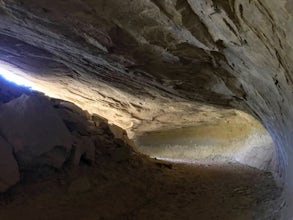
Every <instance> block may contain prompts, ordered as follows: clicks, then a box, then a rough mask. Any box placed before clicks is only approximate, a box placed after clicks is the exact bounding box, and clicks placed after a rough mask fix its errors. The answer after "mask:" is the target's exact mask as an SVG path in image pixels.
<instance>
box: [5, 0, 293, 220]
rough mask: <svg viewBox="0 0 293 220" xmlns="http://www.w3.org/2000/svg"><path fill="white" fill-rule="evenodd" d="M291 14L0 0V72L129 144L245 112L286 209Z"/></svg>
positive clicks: (190, 3)
mask: <svg viewBox="0 0 293 220" xmlns="http://www.w3.org/2000/svg"><path fill="white" fill-rule="evenodd" d="M292 13H293V4H292V1H290V0H278V1H275V0H267V1H261V0H249V1H247V0H225V1H224V0H223V1H222V0H213V1H212V0H162V1H159V0H124V1H114V0H94V1H93V0H70V1H66V0H62V1H60V0H59V1H57V0H51V1H45V0H38V1H36V0H26V1H16V0H15V1H11V0H1V1H0V60H1V62H0V66H1V68H5V69H8V70H10V71H13V72H15V73H17V74H19V75H21V76H23V77H25V78H26V79H28V80H30V81H31V82H33V83H35V84H36V85H37V86H38V89H39V90H40V91H43V92H45V93H46V94H48V95H50V96H53V97H57V98H61V99H65V100H69V101H72V102H74V103H75V104H77V105H78V106H80V107H82V108H83V109H86V110H88V111H89V112H91V113H96V114H99V115H101V116H102V117H105V118H107V119H108V120H109V122H111V123H114V124H116V125H118V126H120V127H122V128H124V129H126V130H127V132H128V133H129V135H130V136H132V135H134V134H142V133H144V132H147V131H154V130H164V129H167V128H168V129H170V128H174V129H175V128H179V127H182V126H185V127H188V126H197V125H202V124H205V123H206V122H207V121H217V120H221V119H222V118H225V117H229V116H231V115H233V114H234V111H235V110H234V109H233V108H236V109H239V110H242V111H245V112H247V113H249V114H252V115H253V116H254V117H256V118H258V119H259V120H260V121H261V122H262V123H263V125H264V126H265V127H266V129H267V130H268V131H269V133H270V135H271V136H272V138H273V140H274V143H275V145H276V158H275V165H274V170H275V173H276V174H278V175H276V176H279V177H281V178H280V179H281V182H283V183H285V189H286V190H285V193H284V198H285V200H286V207H290V206H291V205H292V206H293V201H292V198H293V196H292V194H293V173H292V172H290V167H291V166H292V167H293V160H292V157H293V151H292V143H293V139H292V137H293V135H292V132H293V126H292V121H293V111H292V107H291V106H292V103H293V96H292V83H293V80H292V77H293V73H292V70H293V68H292V65H293V62H292V61H293V50H292V45H293V33H292ZM285 213H286V214H284V216H288V215H290V214H288V213H287V212H285ZM284 219H286V217H284Z"/></svg>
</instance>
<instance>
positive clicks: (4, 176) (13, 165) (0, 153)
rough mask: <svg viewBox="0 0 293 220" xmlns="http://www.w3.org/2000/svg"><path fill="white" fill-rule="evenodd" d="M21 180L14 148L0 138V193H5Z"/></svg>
mask: <svg viewBox="0 0 293 220" xmlns="http://www.w3.org/2000/svg"><path fill="white" fill-rule="evenodd" d="M18 180H19V170H18V165H17V162H16V160H15V158H14V155H13V151H12V147H11V146H10V145H9V144H8V143H7V142H6V141H5V140H4V139H3V138H2V137H0V192H5V191H6V190H7V189H8V188H9V187H11V186H13V185H14V184H16V183H17V182H18Z"/></svg>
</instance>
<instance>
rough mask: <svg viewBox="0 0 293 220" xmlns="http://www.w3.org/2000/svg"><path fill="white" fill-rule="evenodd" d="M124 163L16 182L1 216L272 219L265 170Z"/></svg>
mask: <svg viewBox="0 0 293 220" xmlns="http://www.w3.org/2000/svg"><path fill="white" fill-rule="evenodd" d="M129 163H130V162H122V163H121V164H119V166H117V164H116V165H115V164H112V165H107V166H104V167H103V166H100V167H91V168H88V167H83V168H78V169H75V170H74V172H73V171H70V172H61V173H57V174H56V173H55V174H52V175H49V176H46V177H45V176H44V177H42V178H38V180H37V181H23V183H22V184H19V185H18V186H16V187H14V188H13V189H12V190H10V191H9V192H8V193H6V194H3V195H1V197H0V219H1V220H14V219H17V220H18V219H22V220H26V219H29V220H67V219H76V220H102V219H103V220H107V219H117V220H124V219H125V220H126V219H128V220H130V219H131V220H132V219H138V220H140V219H141V220H151V219H153V220H156V219H158V220H159V219H160V220H172V219H176V220H178V219H184V220H188V219H192V220H216V219H217V220H230V219H231V220H252V219H257V220H261V219H265V220H273V219H278V216H277V214H276V213H273V211H270V210H273V209H274V205H277V201H278V200H277V198H278V195H279V194H280V190H279V189H278V188H277V187H276V186H275V184H274V182H273V179H272V176H271V175H270V173H267V172H261V171H259V170H256V169H252V168H249V167H245V166H242V165H238V164H227V165H210V166H198V165H187V164H171V163H166V162H161V161H153V163H146V162H145V161H141V162H140V163H137V164H135V163H132V162H131V163H130V166H129ZM110 171H111V172H110ZM264 213H267V214H266V215H265V214H264Z"/></svg>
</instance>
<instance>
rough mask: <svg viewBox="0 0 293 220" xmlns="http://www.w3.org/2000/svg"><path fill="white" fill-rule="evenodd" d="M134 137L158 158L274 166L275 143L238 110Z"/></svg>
mask: <svg viewBox="0 0 293 220" xmlns="http://www.w3.org/2000/svg"><path fill="white" fill-rule="evenodd" d="M135 140H136V146H135V148H136V149H137V150H138V151H140V152H142V153H144V154H146V155H149V156H151V157H153V158H157V159H160V158H161V159H163V160H170V161H177V162H183V163H194V164H227V163H241V164H245V165H248V166H251V167H255V168H257V169H262V170H267V171H272V169H274V167H273V163H274V158H275V157H274V151H275V146H274V143H273V140H272V139H271V137H270V135H269V133H268V132H267V131H266V130H265V128H264V127H263V126H262V125H261V124H260V123H259V122H258V121H257V120H255V119H254V118H253V117H251V116H249V115H247V114H245V113H243V112H240V111H235V114H234V115H231V116H229V117H226V118H223V119H222V120H221V121H217V122H216V123H215V122H214V121H210V122H208V123H206V124H204V125H198V126H195V127H183V128H180V129H170V130H159V131H152V132H147V133H144V134H142V135H140V136H137V137H136V139H135Z"/></svg>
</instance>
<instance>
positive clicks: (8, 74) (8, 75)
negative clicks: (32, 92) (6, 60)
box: [0, 67, 35, 89]
mask: <svg viewBox="0 0 293 220" xmlns="http://www.w3.org/2000/svg"><path fill="white" fill-rule="evenodd" d="M0 75H1V76H2V77H3V78H4V79H6V80H8V81H10V82H13V83H15V84H17V85H19V86H24V87H28V88H30V89H34V87H35V84H34V83H32V82H30V81H29V80H27V79H25V78H23V77H21V76H19V75H17V74H15V73H14V72H12V71H10V70H6V69H4V68H3V67H0Z"/></svg>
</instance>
